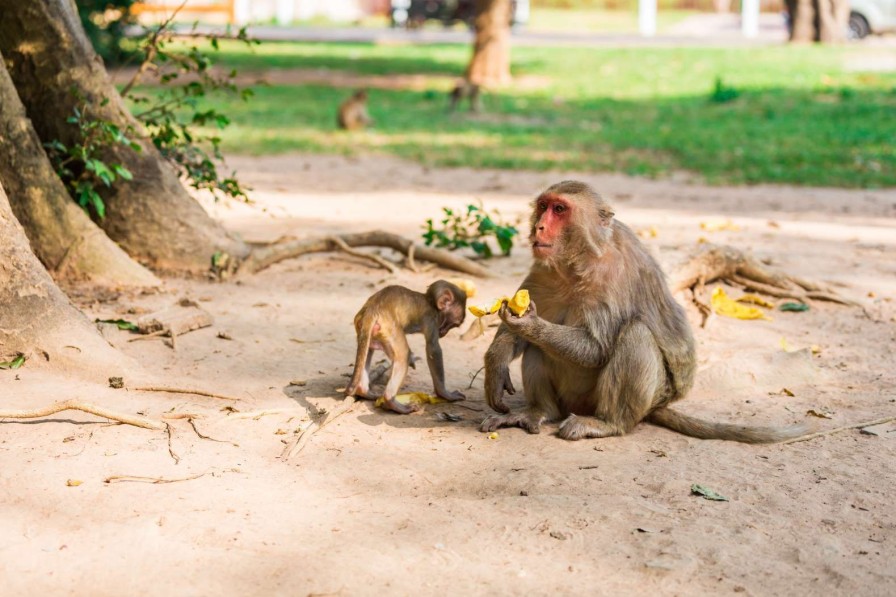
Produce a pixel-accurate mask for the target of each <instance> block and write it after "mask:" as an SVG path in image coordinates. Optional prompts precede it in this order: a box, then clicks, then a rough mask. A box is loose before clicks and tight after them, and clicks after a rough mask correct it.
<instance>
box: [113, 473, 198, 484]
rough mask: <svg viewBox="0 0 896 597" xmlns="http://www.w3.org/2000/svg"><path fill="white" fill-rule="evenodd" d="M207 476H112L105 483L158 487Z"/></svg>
mask: <svg viewBox="0 0 896 597" xmlns="http://www.w3.org/2000/svg"><path fill="white" fill-rule="evenodd" d="M207 474H208V473H200V474H198V475H190V476H189V477H180V478H178V479H163V478H161V477H139V476H136V475H112V476H111V477H106V478H105V479H104V480H103V483H106V484H109V485H111V484H112V483H121V482H123V481H134V482H137V483H152V484H154V485H158V484H160V483H180V482H181V481H192V480H193V479H198V478H199V477H204V476H206V475H207Z"/></svg>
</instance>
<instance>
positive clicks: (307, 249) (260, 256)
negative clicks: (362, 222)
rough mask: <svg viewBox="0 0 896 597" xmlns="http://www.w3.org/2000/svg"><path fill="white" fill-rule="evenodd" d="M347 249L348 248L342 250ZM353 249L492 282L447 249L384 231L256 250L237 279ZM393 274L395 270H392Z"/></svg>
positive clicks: (476, 266)
mask: <svg viewBox="0 0 896 597" xmlns="http://www.w3.org/2000/svg"><path fill="white" fill-rule="evenodd" d="M342 244H344V245H345V248H343V247H342ZM350 247H386V248H389V249H393V250H394V251H398V252H399V253H401V254H403V255H404V256H405V258H408V257H410V259H408V267H409V268H410V269H411V270H413V269H414V268H416V267H417V266H416V262H415V259H421V260H424V261H430V262H432V263H435V264H436V265H439V266H441V267H444V268H445V269H450V270H454V271H458V272H462V273H465V274H469V275H471V276H477V277H481V278H488V277H490V276H491V273H490V272H489V271H488V270H487V269H486V268H484V267H482V266H481V265H479V264H477V263H475V262H473V261H471V260H470V259H467V258H466V257H461V256H459V255H455V254H453V253H451V252H449V251H445V250H443V249H435V248H432V247H425V246H423V247H421V246H418V245H415V244H414V242H413V241H411V240H409V239H407V238H404V237H401V236H399V235H397V234H392V233H391V232H385V231H383V230H374V231H370V232H359V233H354V234H342V235H340V236H338V237H337V236H328V237H324V238H317V239H306V240H290V241H285V242H281V243H276V244H273V245H268V246H260V247H255V248H254V249H253V250H252V252H251V253H250V254H249V256H248V257H247V258H246V259H245V260H244V261H243V262H242V263H241V264H240V265H239V267H238V269H237V275H243V274H254V273H258V272H260V271H261V270H263V269H265V268H267V267H270V266H271V265H273V264H275V263H278V262H280V261H283V260H285V259H291V258H293V257H298V256H300V255H306V254H308V253H326V252H329V251H336V250H340V249H341V250H343V251H345V250H347V249H348V248H350ZM348 252H350V253H351V254H352V255H358V252H351V251H350V250H349V251H348ZM360 255H361V256H363V257H364V258H365V259H371V260H374V261H376V262H377V263H378V264H379V265H380V266H383V267H386V268H387V269H389V266H391V267H393V268H394V267H395V266H394V264H389V266H386V265H384V263H383V262H385V263H389V262H387V261H385V260H384V259H382V258H381V257H378V256H371V255H369V254H366V253H360ZM390 271H391V270H390Z"/></svg>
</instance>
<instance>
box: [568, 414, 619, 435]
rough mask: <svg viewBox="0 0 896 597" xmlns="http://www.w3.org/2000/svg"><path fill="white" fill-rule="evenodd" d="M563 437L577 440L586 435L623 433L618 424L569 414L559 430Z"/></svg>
mask: <svg viewBox="0 0 896 597" xmlns="http://www.w3.org/2000/svg"><path fill="white" fill-rule="evenodd" d="M557 435H559V436H560V437H561V438H563V439H568V440H570V441H575V440H579V439H585V438H586V437H611V436H614V435H622V431H621V430H620V429H619V427H617V426H616V425H613V424H612V423H607V422H606V421H601V420H600V419H593V418H591V417H583V418H580V417H577V416H575V415H569V416H568V417H567V418H566V419H565V420H564V421H563V422H562V423H560V430H559V431H558V432H557Z"/></svg>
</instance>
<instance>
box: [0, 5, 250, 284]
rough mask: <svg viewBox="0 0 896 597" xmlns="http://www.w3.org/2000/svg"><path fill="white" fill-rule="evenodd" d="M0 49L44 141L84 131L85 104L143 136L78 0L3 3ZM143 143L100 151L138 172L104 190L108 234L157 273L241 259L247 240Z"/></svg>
mask: <svg viewBox="0 0 896 597" xmlns="http://www.w3.org/2000/svg"><path fill="white" fill-rule="evenodd" d="M0 51H2V52H3V53H4V55H5V57H6V61H7V66H8V67H9V72H10V75H11V76H12V79H13V81H14V82H15V86H16V89H17V91H18V95H19V97H20V98H21V100H22V103H23V104H24V105H25V108H26V110H27V113H28V116H29V117H30V118H31V121H32V123H33V125H34V128H35V130H36V131H37V133H38V135H39V136H40V138H41V139H42V140H43V141H51V140H53V139H58V140H59V141H62V142H63V143H65V144H66V145H70V144H72V143H73V142H75V141H76V140H77V138H78V135H79V132H78V130H77V129H76V128H75V127H74V126H72V125H71V124H70V123H67V122H66V119H67V118H68V117H69V116H70V115H71V114H72V113H73V111H74V109H75V107H76V106H78V105H79V104H81V103H82V102H86V105H87V106H88V109H87V113H88V115H89V116H90V117H91V118H95V119H102V120H106V121H111V122H114V123H115V124H117V125H118V126H119V127H121V128H122V129H123V130H127V129H128V128H129V127H133V128H134V129H135V130H136V131H139V132H140V134H141V135H142V134H143V132H144V131H143V130H142V128H141V127H140V126H139V124H138V123H137V121H136V120H135V119H134V118H133V116H131V114H130V113H129V112H128V111H127V109H126V108H125V106H124V102H123V101H122V99H121V97H120V96H119V94H118V92H117V91H116V89H115V87H114V86H113V85H112V84H111V82H110V80H109V76H108V74H107V73H106V71H105V68H104V67H103V64H102V61H101V60H100V59H99V58H98V57H97V55H96V53H95V52H94V51H93V48H91V46H90V42H89V41H88V40H87V37H86V35H85V34H84V30H83V29H82V27H81V23H80V22H79V20H78V16H77V12H76V9H75V7H74V2H73V0H40V1H36V2H31V1H28V2H23V1H21V0H0ZM73 88H74V89H76V90H77V91H78V93H79V94H80V95H81V97H82V99H81V100H79V99H78V98H77V97H76V96H75V95H74V94H73V93H72V91H71V90H72V89H73ZM144 137H145V135H144ZM141 144H142V146H143V151H142V152H139V153H138V152H134V151H132V150H131V149H129V148H127V147H126V146H124V145H116V146H114V147H110V148H108V150H107V151H106V152H105V155H104V156H103V159H104V160H105V161H107V162H108V163H113V164H114V163H119V164H122V165H124V166H125V167H126V168H127V169H128V170H130V171H131V173H132V174H133V175H134V179H133V180H132V181H124V180H120V181H117V182H116V184H115V185H114V187H113V188H112V189H110V190H109V191H108V192H106V193H105V194H104V195H103V199H104V200H105V202H106V208H107V209H106V214H107V215H106V217H105V218H104V219H103V220H101V221H99V222H98V223H99V224H100V226H102V228H103V229H104V230H105V231H106V233H107V234H108V235H109V236H110V237H111V238H112V239H113V240H115V241H116V242H117V243H118V244H119V245H121V246H122V248H124V250H125V251H127V252H128V253H129V254H130V255H131V256H132V257H135V258H137V259H140V260H141V261H143V262H145V263H147V264H148V265H150V266H151V267H154V268H156V269H160V270H174V271H189V272H195V273H200V272H204V271H207V270H208V269H209V265H210V262H211V258H212V255H213V254H214V253H215V252H216V251H220V252H223V253H227V254H229V255H230V256H232V257H235V258H237V259H240V258H242V257H244V256H245V255H246V254H247V253H248V248H247V247H246V245H245V243H243V242H242V241H240V240H237V239H234V238H233V237H231V236H229V235H228V234H227V232H226V231H225V230H224V228H223V227H222V226H221V225H220V224H218V223H217V222H215V221H214V220H212V219H211V217H209V215H208V214H207V213H206V212H205V210H203V209H202V207H201V206H200V205H199V204H198V203H197V202H196V201H194V200H193V198H192V197H190V195H189V194H188V193H187V191H186V189H185V188H184V186H183V185H182V184H181V182H180V180H179V179H178V177H177V175H176V173H175V171H174V170H173V168H172V167H171V166H170V165H169V164H168V163H167V162H166V161H165V160H164V158H162V157H161V155H160V154H159V152H158V151H157V150H156V149H155V147H154V146H153V145H152V143H151V142H150V141H148V140H146V139H145V138H144V139H142V140H141Z"/></svg>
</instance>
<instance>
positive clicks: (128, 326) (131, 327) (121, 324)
mask: <svg viewBox="0 0 896 597" xmlns="http://www.w3.org/2000/svg"><path fill="white" fill-rule="evenodd" d="M96 323H114V324H115V325H117V326H118V329H120V330H128V331H132V332H133V331H137V324H135V323H133V322H130V321H128V320H127V319H97V320H96Z"/></svg>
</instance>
